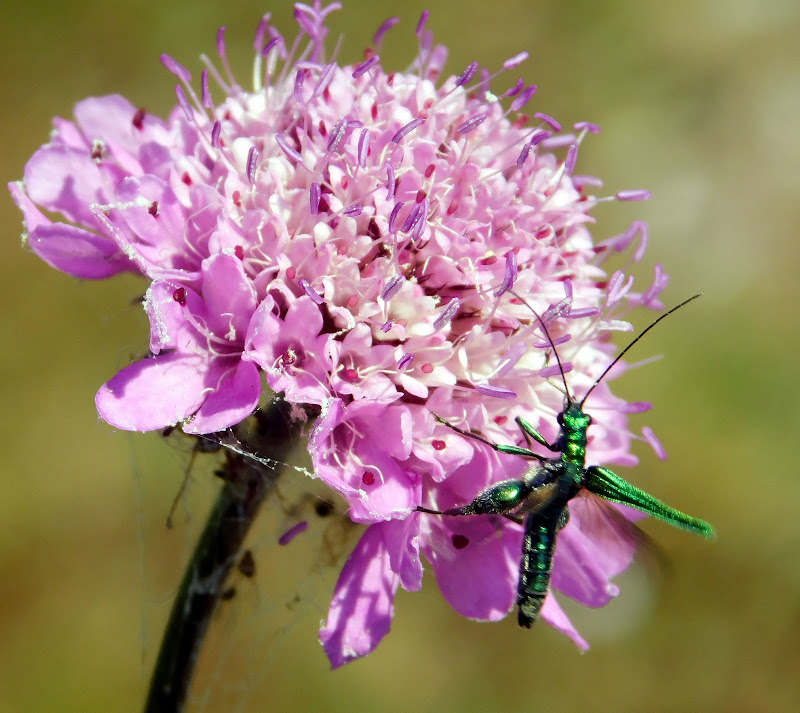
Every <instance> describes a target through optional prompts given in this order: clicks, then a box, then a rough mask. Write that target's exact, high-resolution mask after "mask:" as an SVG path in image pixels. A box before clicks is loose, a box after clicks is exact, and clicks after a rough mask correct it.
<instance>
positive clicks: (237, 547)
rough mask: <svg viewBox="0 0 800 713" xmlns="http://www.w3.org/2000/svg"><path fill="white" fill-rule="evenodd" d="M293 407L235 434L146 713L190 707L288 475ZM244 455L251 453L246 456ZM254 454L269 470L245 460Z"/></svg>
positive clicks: (281, 406) (295, 430)
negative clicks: (253, 544) (273, 497)
mask: <svg viewBox="0 0 800 713" xmlns="http://www.w3.org/2000/svg"><path fill="white" fill-rule="evenodd" d="M289 408H290V406H289V405H288V404H287V403H286V402H285V401H281V400H276V401H274V402H273V403H272V404H271V406H270V407H269V408H268V409H266V410H265V411H261V412H259V413H257V414H256V416H255V428H252V429H250V430H249V431H248V432H247V433H246V434H243V433H237V437H238V439H239V442H240V443H242V445H243V448H242V451H243V452H242V453H238V452H233V451H231V450H227V451H226V462H225V466H224V469H223V471H221V472H220V473H219V475H220V476H221V477H222V478H223V479H224V481H225V482H224V485H223V486H222V489H221V490H220V493H219V496H218V498H217V502H216V503H215V505H214V507H213V508H212V510H211V513H210V514H209V517H208V521H207V522H206V525H205V528H204V529H203V533H202V534H201V535H200V540H199V541H198V543H197V546H196V547H195V550H194V553H193V554H192V557H191V559H190V560H189V564H188V566H187V568H186V572H185V573H184V576H183V581H182V582H181V585H180V588H179V589H178V593H177V594H176V596H175V601H174V603H173V605H172V611H171V612H170V615H169V621H168V622H167V627H166V629H165V631H164V637H163V639H162V641H161V649H160V651H159V653H158V658H157V659H156V664H155V668H154V670H153V676H152V678H151V680H150V691H149V693H148V696H147V701H146V703H145V707H144V712H145V713H178V712H179V711H182V710H183V708H184V705H185V704H186V698H187V695H188V690H189V685H190V683H191V681H192V674H193V672H194V667H195V663H196V662H197V659H198V656H199V654H200V648H201V646H202V644H203V640H204V637H205V634H206V631H207V629H208V625H209V622H210V621H211V616H212V614H213V613H214V610H215V609H216V607H217V604H218V603H219V602H220V601H221V598H222V595H223V592H224V591H225V582H226V580H227V578H228V574H229V573H230V571H231V569H232V568H233V566H234V565H235V564H236V561H237V558H238V555H239V552H240V551H241V548H242V544H243V542H244V540H245V537H246V536H247V533H248V532H249V531H250V527H251V526H252V524H253V522H254V520H255V518H256V515H257V514H258V511H259V509H260V507H261V505H262V503H263V502H264V500H265V499H266V498H267V497H268V496H269V494H270V493H271V492H272V491H273V489H274V487H275V485H276V483H277V482H278V479H279V477H280V475H281V472H282V471H283V468H284V464H283V461H285V459H286V456H287V455H288V453H289V451H290V450H291V448H292V447H293V446H294V445H295V441H296V439H297V437H298V436H299V434H300V429H301V427H302V425H303V419H295V420H292V419H291V418H290V415H289ZM245 449H246V450H245ZM245 452H255V453H258V454H259V458H260V459H261V460H263V461H264V463H266V462H267V461H276V462H275V464H274V467H270V466H267V465H265V464H262V463H261V462H259V461H256V460H254V459H252V458H247V457H245V456H244V455H243V453H245Z"/></svg>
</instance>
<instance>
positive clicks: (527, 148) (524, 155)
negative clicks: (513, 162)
mask: <svg viewBox="0 0 800 713" xmlns="http://www.w3.org/2000/svg"><path fill="white" fill-rule="evenodd" d="M530 152H531V144H530V143H527V144H525V145H524V146H523V147H522V151H520V152H519V156H517V168H522V167H523V166H524V165H525V161H527V159H528V154H529V153H530Z"/></svg>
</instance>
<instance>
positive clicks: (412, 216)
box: [403, 201, 424, 233]
mask: <svg viewBox="0 0 800 713" xmlns="http://www.w3.org/2000/svg"><path fill="white" fill-rule="evenodd" d="M423 203H424V201H423ZM423 203H415V204H414V207H413V208H412V209H411V212H410V213H409V214H408V216H407V217H406V222H405V223H404V224H403V232H404V233H408V232H409V231H410V230H411V229H412V228H413V227H414V226H415V225H416V223H417V221H418V220H419V219H420V216H421V215H422V207H423Z"/></svg>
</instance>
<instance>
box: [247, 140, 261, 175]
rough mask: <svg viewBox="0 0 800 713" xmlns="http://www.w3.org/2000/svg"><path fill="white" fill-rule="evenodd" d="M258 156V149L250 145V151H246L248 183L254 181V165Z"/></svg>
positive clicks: (256, 164) (256, 163)
mask: <svg viewBox="0 0 800 713" xmlns="http://www.w3.org/2000/svg"><path fill="white" fill-rule="evenodd" d="M260 158H261V156H260V155H259V153H258V149H257V148H256V147H255V146H251V147H250V151H248V152H247V180H248V181H250V183H255V182H256V166H258V160H259V159H260Z"/></svg>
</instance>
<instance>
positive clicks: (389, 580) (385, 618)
mask: <svg viewBox="0 0 800 713" xmlns="http://www.w3.org/2000/svg"><path fill="white" fill-rule="evenodd" d="M388 524H389V523H378V524H375V525H371V526H370V527H368V528H367V530H366V531H365V532H364V534H363V535H362V536H361V539H360V540H359V542H358V544H357V545H356V548H355V550H353V552H352V554H351V555H350V557H349V558H348V559H347V562H346V563H345V565H344V568H343V569H342V573H341V575H340V576H339V581H338V582H337V583H336V591H335V592H334V595H333V600H332V601H331V606H330V609H329V611H328V620H327V622H326V623H325V626H324V627H323V628H322V629H321V630H320V632H319V640H320V642H322V647H323V648H324V649H325V653H326V654H327V655H328V659H330V662H331V668H338V667H339V666H342V665H343V664H346V663H348V662H350V661H353V660H354V659H357V658H360V657H361V656H366V655H367V654H368V653H370V652H372V651H373V650H374V649H375V647H376V646H377V645H378V644H379V643H380V641H381V639H383V637H384V636H386V634H388V633H389V628H390V627H391V624H392V616H393V615H394V595H395V592H396V591H397V586H398V584H399V583H400V578H399V577H398V576H397V575H396V574H395V573H394V572H392V568H391V565H390V561H389V560H390V558H389V552H388V551H387V549H386V545H385V542H384V536H383V535H384V530H385V529H386V527H387V526H388Z"/></svg>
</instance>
